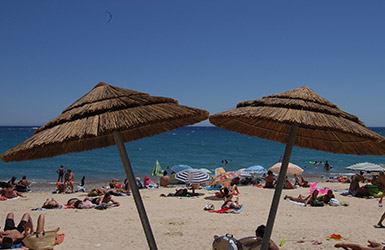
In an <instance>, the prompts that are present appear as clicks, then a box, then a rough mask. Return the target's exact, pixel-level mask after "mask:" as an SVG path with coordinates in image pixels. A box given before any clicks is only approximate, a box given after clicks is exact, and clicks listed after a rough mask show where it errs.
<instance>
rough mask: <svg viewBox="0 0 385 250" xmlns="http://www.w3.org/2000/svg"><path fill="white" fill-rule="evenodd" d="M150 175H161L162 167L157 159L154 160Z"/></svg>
mask: <svg viewBox="0 0 385 250" xmlns="http://www.w3.org/2000/svg"><path fill="white" fill-rule="evenodd" d="M151 175H152V176H163V169H162V167H161V166H160V163H159V161H158V160H156V162H155V166H154V168H153V169H152V173H151Z"/></svg>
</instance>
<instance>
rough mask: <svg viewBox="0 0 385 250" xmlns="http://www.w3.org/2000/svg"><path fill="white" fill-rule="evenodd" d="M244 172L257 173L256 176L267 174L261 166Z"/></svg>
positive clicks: (249, 168) (252, 167)
mask: <svg viewBox="0 0 385 250" xmlns="http://www.w3.org/2000/svg"><path fill="white" fill-rule="evenodd" d="M243 171H245V172H248V173H256V174H264V173H267V170H266V168H264V167H262V166H261V165H255V166H251V167H248V168H246V169H245V170H243Z"/></svg>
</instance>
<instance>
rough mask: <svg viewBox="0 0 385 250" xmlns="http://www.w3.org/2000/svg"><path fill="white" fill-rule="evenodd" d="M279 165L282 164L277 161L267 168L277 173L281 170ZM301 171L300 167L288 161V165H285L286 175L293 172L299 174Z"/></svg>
mask: <svg viewBox="0 0 385 250" xmlns="http://www.w3.org/2000/svg"><path fill="white" fill-rule="evenodd" d="M281 166H282V162H278V163H276V164H274V165H273V166H271V167H270V168H269V170H270V171H271V172H274V173H277V174H279V172H280V171H281ZM302 172H303V169H302V168H300V167H299V166H297V165H295V164H293V163H290V162H289V165H288V166H287V171H286V174H288V175H295V174H296V175H300V174H302Z"/></svg>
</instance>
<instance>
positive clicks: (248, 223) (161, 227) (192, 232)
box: [0, 183, 385, 250]
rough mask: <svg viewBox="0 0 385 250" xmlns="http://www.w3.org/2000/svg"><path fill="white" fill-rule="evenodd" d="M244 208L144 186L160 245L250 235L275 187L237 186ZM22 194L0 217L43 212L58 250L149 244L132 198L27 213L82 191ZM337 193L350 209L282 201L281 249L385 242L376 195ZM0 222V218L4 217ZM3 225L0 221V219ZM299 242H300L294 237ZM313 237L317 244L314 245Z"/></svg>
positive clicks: (191, 245)
mask: <svg viewBox="0 0 385 250" xmlns="http://www.w3.org/2000/svg"><path fill="white" fill-rule="evenodd" d="M320 185H322V186H324V187H331V188H333V189H338V190H346V189H347V188H348V185H347V184H342V183H323V184H320ZM239 189H240V192H241V194H240V202H241V203H242V204H243V211H242V212H241V213H240V214H215V213H209V212H207V211H204V210H203V208H204V206H205V205H206V203H208V202H212V203H213V204H214V205H215V207H216V208H218V209H219V207H220V205H221V204H222V201H212V200H208V199H205V198H207V197H208V196H213V195H214V191H206V190H199V192H201V193H204V194H205V196H203V197H202V196H201V197H199V198H183V199H179V198H176V197H160V196H159V195H160V194H161V193H165V194H167V193H170V192H174V190H175V189H174V188H161V189H156V190H141V195H142V198H143V201H144V203H145V207H146V210H147V214H148V217H149V220H150V222H151V226H152V230H153V233H154V235H155V239H156V242H157V245H158V248H159V249H166V250H167V249H194V250H196V249H211V247H212V242H213V236H214V235H215V234H216V235H224V234H226V233H231V234H233V235H234V237H235V238H237V239H239V238H242V237H246V236H252V235H254V233H255V229H256V227H257V226H259V225H261V224H265V223H266V220H267V216H268V212H269V209H270V204H271V200H272V196H273V192H274V190H269V189H263V188H257V187H252V186H246V187H239ZM308 192H309V189H308V188H298V189H295V190H283V193H282V197H283V195H285V194H289V195H293V196H296V195H298V194H303V195H306V194H308ZM26 195H27V198H19V199H17V200H9V201H0V218H1V221H5V217H6V214H7V213H8V212H13V213H15V219H16V220H17V221H16V223H18V221H19V219H20V218H21V216H22V214H23V213H25V212H28V213H30V214H31V216H32V218H33V219H34V222H35V221H36V220H37V217H38V215H39V214H40V213H43V214H45V216H46V229H47V230H49V229H53V228H55V227H57V226H59V227H60V228H61V230H60V232H61V233H64V234H65V235H66V237H65V240H64V242H63V243H62V244H61V245H59V246H57V247H56V248H55V249H58V250H60V249H148V246H147V242H146V238H145V235H144V233H143V229H142V226H141V223H140V220H139V216H138V213H137V210H136V207H135V204H134V201H133V198H132V197H131V196H130V197H113V198H114V199H116V200H118V201H119V202H120V203H121V206H120V207H118V208H110V209H108V210H102V211H100V210H96V209H89V210H74V209H61V210H45V211H31V209H32V208H36V207H39V206H41V205H42V203H43V202H44V201H45V199H46V198H51V197H54V198H55V199H56V200H58V201H59V202H60V204H65V202H66V201H67V200H68V199H70V198H72V197H79V198H81V199H82V198H84V197H85V196H84V195H81V194H66V195H62V194H55V195H53V194H49V193H27V194H26ZM336 198H337V199H338V200H340V201H342V202H345V203H348V204H349V206H348V207H343V206H340V207H330V206H326V207H301V206H298V205H295V204H292V203H290V202H287V201H285V200H283V198H282V199H281V201H280V206H279V210H278V214H277V217H276V220H275V226H274V230H273V234H272V239H273V240H274V241H275V242H276V243H277V244H279V242H280V239H281V238H282V237H284V239H285V243H284V245H283V246H282V247H281V249H333V246H334V244H336V243H337V242H338V241H335V240H326V237H327V236H329V235H331V234H333V233H334V234H340V235H342V237H343V238H344V239H346V241H349V242H354V243H359V244H364V245H366V241H367V239H372V240H375V241H379V242H382V241H384V240H385V236H384V232H385V230H384V229H377V228H374V227H373V225H375V224H376V223H377V222H378V220H379V218H380V216H381V215H382V213H383V212H384V211H385V209H384V208H379V207H378V201H377V199H360V198H350V197H345V196H341V195H339V194H336ZM2 223H3V222H2ZM1 226H3V224H1ZM299 240H303V241H305V242H304V243H297V241H299ZM313 241H320V242H322V244H321V245H312V242H313Z"/></svg>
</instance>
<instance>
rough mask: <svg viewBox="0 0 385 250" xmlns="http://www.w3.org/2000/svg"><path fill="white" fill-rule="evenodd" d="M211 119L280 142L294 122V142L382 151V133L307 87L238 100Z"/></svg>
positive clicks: (374, 152)
mask: <svg viewBox="0 0 385 250" xmlns="http://www.w3.org/2000/svg"><path fill="white" fill-rule="evenodd" d="M210 122H211V123H212V124H214V125H216V126H218V127H220V128H223V129H227V130H230V131H234V132H238V133H241V134H246V135H250V136H257V137H260V138H264V139H268V140H272V141H278V142H281V143H286V142H287V138H288V134H289V131H290V127H291V125H292V124H297V125H298V127H299V128H298V132H297V137H296V141H295V144H294V145H296V146H299V147H303V148H310V149H315V150H321V151H326V152H332V153H342V154H357V155H366V154H368V155H369V154H371V155H384V154H385V143H383V144H381V141H382V142H385V138H384V137H382V136H380V135H378V134H377V133H375V132H373V131H371V130H369V129H367V128H366V127H365V126H364V124H363V123H362V122H361V121H360V120H359V119H358V118H357V117H356V116H354V115H351V114H348V113H346V112H343V111H341V110H340V109H339V108H338V107H337V106H336V105H334V104H333V103H331V102H329V101H327V100H326V99H324V98H323V97H321V96H320V95H318V94H317V93H315V92H314V91H313V90H311V89H310V88H308V87H301V88H298V89H294V90H290V91H286V92H283V93H280V94H275V95H270V96H266V97H263V98H262V99H259V100H254V101H246V102H242V103H239V104H238V105H237V108H235V109H232V110H229V111H226V112H222V113H219V114H215V115H212V116H210Z"/></svg>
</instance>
